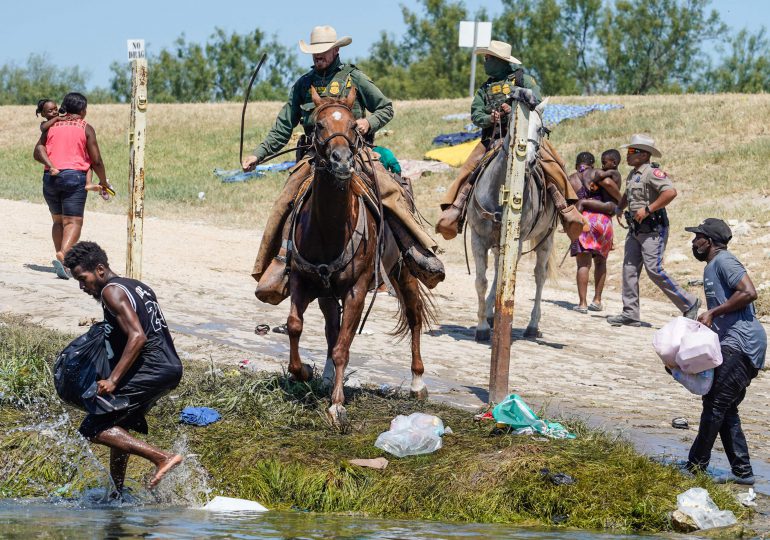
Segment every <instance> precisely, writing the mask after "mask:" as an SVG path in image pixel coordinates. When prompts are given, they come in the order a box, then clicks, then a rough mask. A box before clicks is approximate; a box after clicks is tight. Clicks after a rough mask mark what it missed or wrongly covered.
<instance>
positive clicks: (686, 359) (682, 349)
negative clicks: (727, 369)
mask: <svg viewBox="0 0 770 540" xmlns="http://www.w3.org/2000/svg"><path fill="white" fill-rule="evenodd" d="M696 324H697V325H698V327H697V328H696V329H695V330H694V331H691V332H687V333H686V334H685V335H684V336H683V337H682V341H681V342H680V345H679V352H678V353H676V363H677V364H678V365H679V367H680V368H682V371H684V372H685V373H691V374H695V373H700V372H701V371H706V370H707V369H711V368H715V367H718V366H720V365H722V349H721V347H720V346H719V336H717V334H716V332H714V331H713V330H711V329H710V328H709V327H708V326H705V325H702V324H700V323H696Z"/></svg>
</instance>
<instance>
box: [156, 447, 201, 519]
mask: <svg viewBox="0 0 770 540" xmlns="http://www.w3.org/2000/svg"><path fill="white" fill-rule="evenodd" d="M173 452H174V453H175V454H181V455H183V456H184V458H185V459H184V461H183V462H182V464H181V465H179V466H178V467H177V468H176V469H174V470H173V471H171V472H170V473H168V475H166V476H165V477H164V478H163V480H162V481H161V483H160V484H158V487H157V488H155V489H154V490H153V491H152V492H151V493H152V494H153V496H154V498H155V501H156V502H158V503H162V504H173V505H183V506H188V507H199V506H202V505H204V504H206V503H207V502H208V501H209V499H210V498H211V492H212V488H211V487H209V474H208V472H206V469H204V468H203V465H201V463H200V460H199V459H198V455H197V454H191V453H190V446H189V442H188V440H187V435H186V434H184V433H183V434H181V435H180V436H179V438H178V439H177V440H176V442H175V443H174V447H173Z"/></svg>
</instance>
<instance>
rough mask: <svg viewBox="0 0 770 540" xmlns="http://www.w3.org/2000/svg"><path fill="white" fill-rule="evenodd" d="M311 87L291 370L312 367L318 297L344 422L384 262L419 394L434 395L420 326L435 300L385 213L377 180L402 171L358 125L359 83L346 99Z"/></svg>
mask: <svg viewBox="0 0 770 540" xmlns="http://www.w3.org/2000/svg"><path fill="white" fill-rule="evenodd" d="M311 95H312V98H313V103H314V104H315V107H316V108H315V111H314V112H313V115H314V120H315V131H314V133H313V151H314V153H315V155H314V157H313V162H314V176H313V179H312V184H311V185H310V189H309V191H308V192H307V193H306V194H305V195H303V196H301V198H300V199H299V200H298V201H297V202H296V205H295V211H294V215H293V216H292V220H293V223H292V225H291V230H292V232H291V235H290V237H289V240H290V244H291V246H290V247H291V249H292V253H291V255H290V257H291V274H290V277H289V288H290V291H291V310H290V312H289V317H288V321H287V328H288V333H289V341H290V359H289V372H290V373H291V374H292V375H293V376H294V377H295V378H296V379H298V380H301V381H306V380H308V379H309V378H310V377H311V375H312V369H311V368H310V366H308V365H307V364H303V363H302V361H301V360H300V355H299V339H300V335H301V334H302V327H303V315H304V312H305V310H306V309H307V307H308V305H309V304H310V302H312V301H313V300H315V299H316V298H317V299H318V305H319V307H320V308H321V311H322V313H323V315H324V319H325V320H326V342H327V345H328V349H327V357H326V366H325V367H324V374H323V378H324V380H325V381H326V382H327V383H330V382H331V381H332V379H333V388H332V392H331V401H332V405H331V407H330V408H329V415H330V416H331V418H332V420H333V421H334V422H335V423H337V424H344V423H346V422H347V418H346V412H345V407H344V405H343V403H344V401H345V395H344V392H343V376H344V373H345V368H346V366H347V365H348V359H349V356H350V344H351V342H352V341H353V336H354V335H355V332H356V330H357V328H358V325H359V323H360V321H361V316H362V313H363V310H364V304H365V300H366V294H367V292H368V291H369V290H370V289H371V288H372V287H376V285H377V284H378V283H379V279H378V276H380V275H381V274H379V273H378V272H377V270H379V269H378V268H377V262H379V263H380V268H383V269H385V270H386V271H387V273H388V277H389V281H390V283H391V284H392V286H393V289H394V290H395V293H396V296H397V297H398V300H399V324H398V327H397V329H396V333H397V334H400V335H402V336H405V335H406V333H407V331H410V332H411V335H412V384H411V392H412V395H413V396H414V397H417V398H418V399H424V398H425V397H427V395H428V391H427V388H426V387H425V383H424V382H423V381H422V374H423V371H424V369H423V364H422V358H421V357H420V331H421V328H422V323H423V320H424V318H425V317H426V316H427V317H432V311H431V309H432V305H431V302H430V300H429V298H428V297H427V296H426V295H427V293H426V292H424V291H423V290H422V289H421V287H420V285H419V283H418V281H417V279H416V278H415V277H414V276H413V275H412V274H411V273H409V270H408V268H407V267H406V266H405V265H402V264H401V263H400V259H399V252H398V248H397V246H396V244H395V241H394V239H393V236H392V234H391V233H390V231H389V229H388V227H387V225H385V220H384V219H381V217H382V206H381V205H380V204H379V201H378V200H377V197H376V193H377V190H376V185H377V182H388V181H395V179H393V178H391V177H389V176H388V175H387V173H386V172H385V170H384V169H382V168H381V167H379V164H376V162H373V161H372V159H371V154H370V153H369V150H368V149H366V148H365V146H364V142H363V140H362V138H361V136H360V135H359V133H358V131H357V130H356V123H355V117H354V116H353V112H352V107H353V104H354V102H355V99H356V89H355V88H351V89H350V92H349V94H348V96H347V97H346V98H341V99H337V98H320V97H319V96H318V94H317V93H316V91H315V88H312V87H311ZM367 158H368V159H367ZM375 164H376V165H377V166H378V168H379V173H378V172H375ZM377 176H379V178H378V177H377ZM367 186H371V188H372V189H371V190H370V189H367ZM371 193H374V194H375V195H374V196H371ZM379 240H382V242H383V244H379ZM380 246H382V250H381V251H379V252H378V250H379V249H380Z"/></svg>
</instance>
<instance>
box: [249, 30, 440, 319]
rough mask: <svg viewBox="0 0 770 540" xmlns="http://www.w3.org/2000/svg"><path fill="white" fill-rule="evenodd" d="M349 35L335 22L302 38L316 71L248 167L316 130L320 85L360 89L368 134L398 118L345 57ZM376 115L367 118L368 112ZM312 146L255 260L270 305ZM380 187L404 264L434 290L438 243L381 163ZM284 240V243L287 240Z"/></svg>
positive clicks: (262, 296) (362, 129)
mask: <svg viewBox="0 0 770 540" xmlns="http://www.w3.org/2000/svg"><path fill="white" fill-rule="evenodd" d="M351 42H352V40H351V39H350V38H349V37H343V38H339V39H338V38H337V32H336V31H335V30H334V28H332V27H331V26H316V27H315V28H313V31H312V32H311V34H310V43H305V42H304V41H303V40H300V42H299V47H300V50H301V51H302V52H303V53H306V54H312V55H313V69H311V70H310V71H308V72H307V73H306V74H304V75H303V76H302V77H300V78H299V80H298V81H297V82H296V83H295V84H294V85H293V86H292V88H291V92H290V93H289V100H288V102H287V103H286V104H285V105H284V106H283V108H282V109H281V111H280V112H279V113H278V118H277V119H276V121H275V125H274V126H273V128H272V129H271V130H270V132H269V133H268V134H267V136H266V137H265V140H264V142H262V144H260V145H259V146H258V147H257V148H256V149H255V150H254V153H253V155H250V156H247V157H246V158H244V160H243V164H242V166H243V170H244V171H248V170H252V169H253V168H254V167H255V166H256V165H257V164H258V163H260V162H261V161H263V160H264V159H265V158H267V157H268V156H269V155H270V154H273V153H275V152H278V151H279V150H280V149H281V148H283V147H284V146H285V145H286V143H288V142H289V139H290V137H291V134H292V131H293V130H294V128H295V127H296V126H297V125H298V124H300V123H301V124H302V127H303V128H304V130H305V135H306V136H309V135H310V134H311V133H312V132H313V128H314V124H313V119H312V112H313V109H314V107H315V106H314V104H313V100H312V98H311V95H310V89H311V87H314V88H315V89H316V91H317V92H318V95H319V96H321V97H339V98H343V97H345V96H347V95H348V92H350V89H351V88H353V87H355V88H356V101H355V103H354V105H353V115H354V116H355V117H356V129H357V130H358V132H359V133H360V135H361V136H362V137H364V138H365V139H370V138H371V137H373V135H374V132H375V131H377V130H378V129H380V128H382V127H383V126H384V125H385V124H387V123H388V122H389V121H390V119H391V118H393V104H392V102H391V100H390V99H388V98H386V97H385V96H384V95H383V94H382V92H381V91H380V90H379V88H377V87H376V86H375V85H374V83H373V82H372V80H371V79H369V77H367V76H366V75H365V74H364V73H362V72H361V71H360V70H359V69H358V68H357V67H356V66H354V65H353V64H344V63H342V62H341V61H340V57H339V49H340V47H345V46H346V45H349V44H350V43H351ZM367 111H368V112H369V113H371V116H369V117H368V118H367V116H366V112H367ZM314 157H315V155H314V152H313V151H312V150H310V151H308V152H307V154H306V155H305V156H304V157H302V159H300V160H299V161H298V163H297V165H295V167H294V168H293V169H292V170H291V174H290V176H289V178H288V180H287V181H286V185H285V186H284V188H283V190H282V191H281V193H280V195H279V196H278V200H277V201H276V202H275V204H274V205H273V208H272V210H271V213H270V216H269V218H268V221H267V224H266V225H265V230H264V233H263V236H262V243H261V244H260V247H259V252H258V254H257V260H256V262H255V263H254V270H253V271H252V276H254V279H256V280H257V281H258V282H259V283H258V285H257V290H256V293H255V294H256V295H257V298H258V299H259V300H261V301H263V302H267V303H270V304H278V303H280V302H281V301H282V300H283V299H284V298H285V297H286V296H287V295H288V288H287V283H288V280H287V271H288V269H287V268H286V253H287V249H286V246H287V241H286V239H287V236H288V230H287V229H288V226H287V223H288V221H289V220H288V219H287V218H288V217H289V215H290V213H291V209H292V206H293V202H294V200H295V198H296V197H297V194H298V192H299V190H300V188H301V185H302V183H303V181H304V180H306V179H307V178H308V177H309V176H310V175H311V174H312V160H313V158H314ZM375 168H376V173H377V174H376V176H377V185H378V187H379V192H380V196H381V198H382V204H383V206H384V207H385V217H386V219H387V221H388V224H389V226H390V229H391V231H392V232H393V235H394V237H395V239H396V242H397V243H398V245H399V248H400V250H401V253H402V255H403V258H404V262H405V263H406V265H407V266H408V267H409V270H410V271H411V272H412V273H413V274H414V275H415V276H416V277H417V278H418V279H419V280H420V281H422V282H423V283H424V284H425V285H426V286H427V287H429V288H433V287H435V286H436V285H437V284H438V283H439V282H440V281H442V280H443V279H444V266H443V264H442V263H441V261H440V260H439V259H438V258H437V257H436V256H435V255H434V253H433V250H434V249H435V247H436V244H435V242H434V241H433V239H432V238H431V237H430V236H429V235H428V234H427V233H426V232H425V231H424V230H423V228H422V226H421V225H420V223H419V222H418V221H417V219H416V217H415V216H414V214H413V213H412V209H411V205H410V203H409V201H408V198H407V195H406V192H405V191H404V188H403V187H402V185H401V184H400V183H399V182H398V181H397V180H396V179H395V178H394V177H393V176H391V175H390V173H388V172H387V171H386V170H385V168H384V167H383V166H382V165H381V164H380V163H379V161H376V162H375ZM281 240H283V242H282V241H281Z"/></svg>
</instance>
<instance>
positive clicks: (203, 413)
mask: <svg viewBox="0 0 770 540" xmlns="http://www.w3.org/2000/svg"><path fill="white" fill-rule="evenodd" d="M221 418H222V415H220V414H219V413H218V412H217V411H215V410H214V409H210V408H209V407H185V408H184V409H182V412H181V414H180V415H179V421H180V422H182V423H183V424H190V425H193V426H208V425H209V424H213V423H214V422H216V421H217V420H219V419H221Z"/></svg>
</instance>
